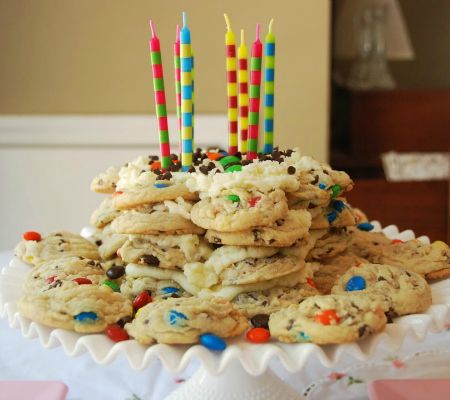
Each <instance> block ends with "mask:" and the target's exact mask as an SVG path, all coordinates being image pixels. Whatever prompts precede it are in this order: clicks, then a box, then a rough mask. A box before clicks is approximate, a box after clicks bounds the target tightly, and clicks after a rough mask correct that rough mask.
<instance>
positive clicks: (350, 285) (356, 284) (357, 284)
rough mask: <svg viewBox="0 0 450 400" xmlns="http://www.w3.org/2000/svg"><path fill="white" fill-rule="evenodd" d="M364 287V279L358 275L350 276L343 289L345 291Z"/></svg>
mask: <svg viewBox="0 0 450 400" xmlns="http://www.w3.org/2000/svg"><path fill="white" fill-rule="evenodd" d="M365 288H366V280H365V279H364V278H363V277H362V276H359V275H355V276H353V277H351V278H350V279H349V280H348V281H347V283H346V285H345V290H346V291H347V292H353V291H355V290H364V289H365Z"/></svg>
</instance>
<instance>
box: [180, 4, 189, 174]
mask: <svg viewBox="0 0 450 400" xmlns="http://www.w3.org/2000/svg"><path fill="white" fill-rule="evenodd" d="M180 62H181V149H182V150H181V166H182V170H183V171H187V170H188V169H189V168H190V167H191V165H192V75H191V73H192V53H191V32H190V31H189V29H188V27H187V24H186V13H183V28H182V29H181V31H180Z"/></svg>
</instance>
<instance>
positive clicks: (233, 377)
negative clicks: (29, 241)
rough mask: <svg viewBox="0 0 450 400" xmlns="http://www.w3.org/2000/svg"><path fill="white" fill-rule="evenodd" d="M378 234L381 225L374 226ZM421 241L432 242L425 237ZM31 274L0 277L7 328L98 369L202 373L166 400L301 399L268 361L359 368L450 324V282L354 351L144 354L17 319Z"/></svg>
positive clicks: (193, 349) (232, 344) (153, 349)
mask: <svg viewBox="0 0 450 400" xmlns="http://www.w3.org/2000/svg"><path fill="white" fill-rule="evenodd" d="M373 224H374V225H375V229H376V230H377V231H379V230H381V226H380V224H379V223H378V222H376V221H375V222H373ZM383 232H384V233H385V234H386V235H387V236H388V237H389V238H391V239H402V240H409V239H413V238H414V233H413V232H412V231H410V230H408V231H404V232H401V233H400V232H399V231H398V229H397V227H395V226H393V225H391V226H388V227H386V228H384V229H383ZM418 239H419V240H421V241H423V242H429V239H428V238H427V237H420V238H418ZM29 271H30V267H29V266H28V265H26V264H25V263H22V262H21V261H19V260H17V259H13V260H11V262H10V264H9V266H7V267H5V268H3V270H2V271H1V274H0V316H1V317H3V318H7V319H8V322H9V325H10V326H11V327H12V328H16V329H20V330H21V332H22V335H23V336H24V337H26V338H34V337H38V338H39V340H40V342H41V344H42V345H43V346H44V347H45V348H51V347H55V346H59V345H61V346H62V347H63V348H64V351H65V352H66V354H67V355H68V356H69V357H75V356H77V355H80V354H82V353H84V352H86V351H87V352H89V353H90V354H91V356H92V358H93V359H94V361H95V362H97V363H99V364H101V365H103V364H108V363H110V362H112V361H113V360H114V359H115V358H116V357H117V356H118V355H119V354H125V356H126V357H127V358H128V361H129V363H130V365H131V367H132V368H134V369H138V370H142V369H144V368H146V367H147V366H148V365H149V364H150V363H151V362H153V361H154V360H155V359H159V360H160V361H161V362H162V364H163V365H164V367H165V368H166V369H167V370H168V371H169V372H171V373H179V372H181V371H183V370H184V369H185V368H186V367H187V366H188V365H189V363H190V362H191V361H192V360H193V359H198V360H199V361H200V364H201V367H200V368H199V371H198V372H197V373H196V374H194V376H193V377H192V378H191V379H189V380H188V381H187V382H186V383H185V384H184V385H183V386H181V387H180V388H179V389H177V390H175V391H174V392H173V393H172V394H171V395H169V397H168V398H167V399H170V400H175V399H177V400H181V399H189V400H194V399H217V400H238V399H239V400H250V399H251V400H262V399H293V400H297V399H302V398H303V396H301V395H300V394H298V393H297V392H295V391H294V390H293V389H291V388H290V386H288V385H287V384H285V383H284V382H283V381H282V380H281V379H279V378H278V377H277V376H276V375H275V374H274V373H273V372H272V371H271V370H270V368H269V363H270V361H271V360H272V359H273V358H278V359H279V360H280V361H281V364H282V365H283V366H284V368H286V370H288V371H289V372H298V371H300V370H302V368H303V367H304V365H305V363H306V362H307V361H308V359H309V358H310V357H317V359H318V360H319V361H320V362H321V363H322V364H323V365H324V366H325V367H332V366H334V365H335V364H336V363H337V362H338V361H339V360H340V359H341V358H342V357H344V356H345V357H349V356H350V357H353V358H354V359H356V360H359V361H365V360H368V359H370V358H371V356H372V354H374V352H375V351H376V349H377V347H378V346H379V345H380V344H381V343H384V344H386V345H387V346H388V347H390V348H391V349H392V350H393V351H397V350H399V349H400V347H401V345H402V343H403V342H404V340H405V338H406V337H407V336H410V337H412V338H413V339H415V340H417V341H422V340H423V339H424V338H425V336H426V335H427V333H428V332H433V333H438V332H441V331H443V330H444V329H445V328H446V323H447V322H448V321H449V319H450V279H447V280H443V281H441V282H437V283H434V284H432V285H431V287H432V292H433V305H432V306H431V307H430V308H429V310H428V311H427V312H426V313H425V314H416V315H408V316H405V317H401V318H397V319H396V321H395V323H393V324H389V325H387V327H386V329H385V330H384V331H383V332H382V333H379V334H376V335H372V336H370V337H368V338H366V339H365V340H362V341H360V342H358V343H350V344H343V345H328V346H317V345H315V344H311V343H302V344H282V343H278V342H270V343H266V344H259V345H256V344H252V343H248V342H247V341H246V340H245V338H244V337H239V338H235V339H232V340H228V347H227V349H226V350H225V351H223V352H221V353H215V352H212V351H209V350H208V349H206V348H204V347H202V346H200V345H196V346H169V345H164V344H157V345H153V346H150V347H148V346H143V345H140V344H139V343H137V342H136V341H135V340H128V341H125V342H120V343H114V342H112V341H111V340H110V339H108V337H107V336H106V335H103V334H96V335H83V334H78V333H75V332H70V331H65V330H62V329H52V328H48V327H45V326H43V325H40V324H37V323H35V322H32V321H30V320H28V319H26V318H23V317H22V316H20V315H19V313H18V311H17V301H18V299H19V298H20V296H21V290H22V282H23V280H24V279H25V277H26V275H27V274H28V272H29Z"/></svg>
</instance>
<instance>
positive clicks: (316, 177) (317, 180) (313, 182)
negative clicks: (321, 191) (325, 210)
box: [311, 175, 319, 185]
mask: <svg viewBox="0 0 450 400" xmlns="http://www.w3.org/2000/svg"><path fill="white" fill-rule="evenodd" d="M317 182H319V175H315V176H314V179H313V181H312V182H311V183H312V184H313V185H315V184H316V183H317Z"/></svg>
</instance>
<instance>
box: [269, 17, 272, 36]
mask: <svg viewBox="0 0 450 400" xmlns="http://www.w3.org/2000/svg"><path fill="white" fill-rule="evenodd" d="M272 25H273V18H272V19H271V20H270V22H269V33H272Z"/></svg>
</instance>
